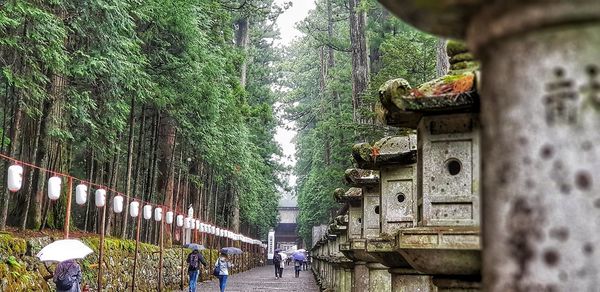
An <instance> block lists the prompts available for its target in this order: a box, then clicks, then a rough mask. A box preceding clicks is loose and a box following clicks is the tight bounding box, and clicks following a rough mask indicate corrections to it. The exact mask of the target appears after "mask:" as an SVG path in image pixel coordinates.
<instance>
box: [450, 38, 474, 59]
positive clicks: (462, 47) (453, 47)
mask: <svg viewBox="0 0 600 292" xmlns="http://www.w3.org/2000/svg"><path fill="white" fill-rule="evenodd" d="M468 50H469V49H468V48H467V45H466V44H465V43H464V42H461V41H457V40H448V42H447V43H446V53H447V54H448V56H449V57H450V58H452V57H453V56H455V55H458V54H461V53H466V52H467V51H468Z"/></svg>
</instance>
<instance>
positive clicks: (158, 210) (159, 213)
mask: <svg viewBox="0 0 600 292" xmlns="http://www.w3.org/2000/svg"><path fill="white" fill-rule="evenodd" d="M162 216H163V213H162V208H156V209H154V221H160V220H162Z"/></svg>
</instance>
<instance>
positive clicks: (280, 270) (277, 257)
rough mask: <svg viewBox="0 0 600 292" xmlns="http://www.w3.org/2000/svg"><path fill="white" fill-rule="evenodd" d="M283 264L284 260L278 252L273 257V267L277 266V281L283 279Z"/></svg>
mask: <svg viewBox="0 0 600 292" xmlns="http://www.w3.org/2000/svg"><path fill="white" fill-rule="evenodd" d="M282 264H283V260H282V258H281V255H280V254H279V252H276V253H275V254H274V255H273V266H275V279H279V278H281V274H283V267H282V266H281V265H282Z"/></svg>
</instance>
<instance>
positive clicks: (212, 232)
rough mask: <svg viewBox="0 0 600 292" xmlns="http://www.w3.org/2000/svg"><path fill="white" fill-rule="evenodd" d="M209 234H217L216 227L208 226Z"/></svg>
mask: <svg viewBox="0 0 600 292" xmlns="http://www.w3.org/2000/svg"><path fill="white" fill-rule="evenodd" d="M210 234H212V235H216V234H217V227H216V226H212V225H211V226H210Z"/></svg>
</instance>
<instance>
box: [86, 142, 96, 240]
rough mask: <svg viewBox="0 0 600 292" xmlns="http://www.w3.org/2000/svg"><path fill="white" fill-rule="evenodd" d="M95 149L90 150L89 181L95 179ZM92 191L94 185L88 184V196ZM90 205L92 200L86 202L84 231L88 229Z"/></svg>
mask: <svg viewBox="0 0 600 292" xmlns="http://www.w3.org/2000/svg"><path fill="white" fill-rule="evenodd" d="M94 159H95V157H94V149H91V150H90V158H89V161H90V172H89V173H88V178H89V179H88V181H89V182H92V181H93V179H94ZM91 193H92V186H91V185H88V198H90V197H91ZM90 206H91V202H90V200H87V204H85V223H84V226H85V227H84V231H86V232H87V231H88V220H89V218H90Z"/></svg>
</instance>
